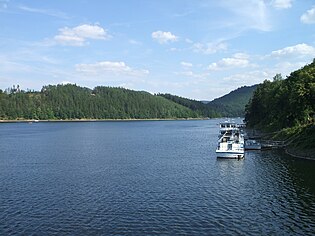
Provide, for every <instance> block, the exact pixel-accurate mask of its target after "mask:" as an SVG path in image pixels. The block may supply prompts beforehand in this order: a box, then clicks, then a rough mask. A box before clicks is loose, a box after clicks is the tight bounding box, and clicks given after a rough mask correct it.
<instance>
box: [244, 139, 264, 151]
mask: <svg viewBox="0 0 315 236" xmlns="http://www.w3.org/2000/svg"><path fill="white" fill-rule="evenodd" d="M245 150H261V144H260V143H259V142H257V141H256V140H253V139H248V140H246V141H245Z"/></svg>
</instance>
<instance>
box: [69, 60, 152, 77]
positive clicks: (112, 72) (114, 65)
mask: <svg viewBox="0 0 315 236" xmlns="http://www.w3.org/2000/svg"><path fill="white" fill-rule="evenodd" d="M75 68H76V71H78V72H83V73H85V74H88V75H95V76H131V77H140V76H145V75H148V74H149V71H148V70H138V69H133V68H131V67H129V66H127V65H126V63H125V62H121V61H120V62H114V61H101V62H97V63H94V64H77V65H76V66H75Z"/></svg>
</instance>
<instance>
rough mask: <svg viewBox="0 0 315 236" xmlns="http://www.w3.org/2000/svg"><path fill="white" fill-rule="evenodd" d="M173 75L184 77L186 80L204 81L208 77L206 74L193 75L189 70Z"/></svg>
mask: <svg viewBox="0 0 315 236" xmlns="http://www.w3.org/2000/svg"><path fill="white" fill-rule="evenodd" d="M175 75H179V76H184V77H188V78H196V79H205V78H207V77H208V74H207V73H195V72H193V71H191V70H186V71H181V72H175Z"/></svg>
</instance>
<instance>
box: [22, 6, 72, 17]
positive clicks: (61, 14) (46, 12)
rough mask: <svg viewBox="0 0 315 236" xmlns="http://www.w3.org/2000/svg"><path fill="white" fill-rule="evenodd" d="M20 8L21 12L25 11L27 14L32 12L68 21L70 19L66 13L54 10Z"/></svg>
mask: <svg viewBox="0 0 315 236" xmlns="http://www.w3.org/2000/svg"><path fill="white" fill-rule="evenodd" d="M18 8H19V9H20V10H23V11H26V12H31V13H39V14H43V15H48V16H53V17H58V18H62V19H68V18H69V17H68V16H67V15H66V14H65V13H64V12H61V11H56V10H53V9H40V8H33V7H27V6H19V7H18Z"/></svg>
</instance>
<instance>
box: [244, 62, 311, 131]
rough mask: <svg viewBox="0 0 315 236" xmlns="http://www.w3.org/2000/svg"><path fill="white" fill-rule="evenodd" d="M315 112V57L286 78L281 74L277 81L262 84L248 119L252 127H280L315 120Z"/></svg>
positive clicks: (256, 93) (252, 100) (275, 128)
mask: <svg viewBox="0 0 315 236" xmlns="http://www.w3.org/2000/svg"><path fill="white" fill-rule="evenodd" d="M314 115H315V60H314V61H313V63H311V64H309V65H306V66H304V67H303V68H301V69H299V70H297V71H294V72H292V73H291V74H290V76H288V77H287V78H286V79H283V78H282V76H281V75H280V74H277V75H276V76H275V77H274V78H273V81H268V80H265V81H264V82H263V83H262V84H260V85H258V87H257V89H256V90H255V92H254V95H253V97H252V98H251V100H250V102H249V104H248V105H247V106H246V114H245V120H246V122H247V124H248V125H249V126H251V127H256V128H264V129H268V130H279V129H283V128H289V127H294V126H297V125H305V124H309V123H314Z"/></svg>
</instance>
